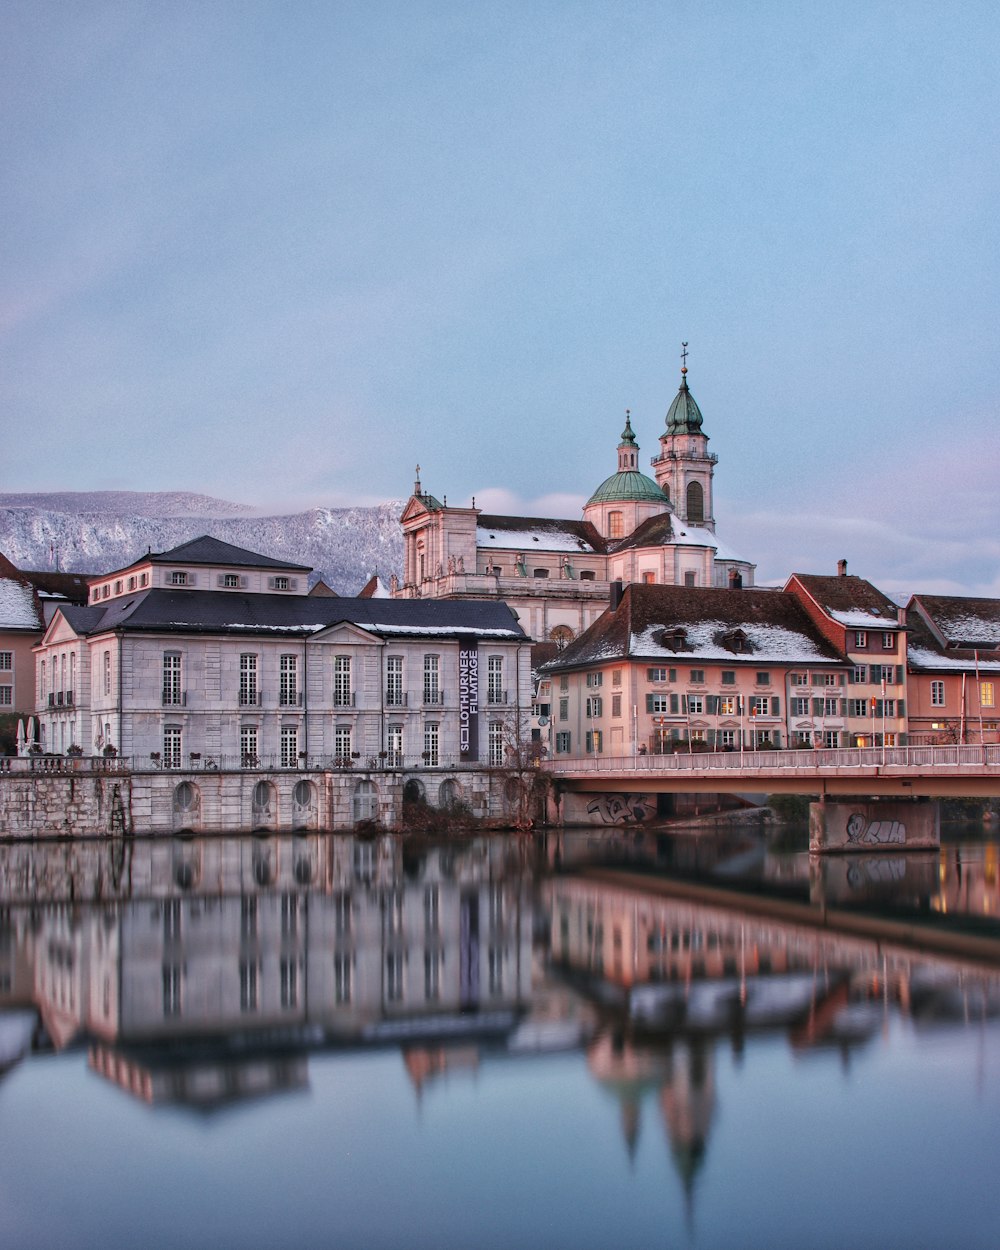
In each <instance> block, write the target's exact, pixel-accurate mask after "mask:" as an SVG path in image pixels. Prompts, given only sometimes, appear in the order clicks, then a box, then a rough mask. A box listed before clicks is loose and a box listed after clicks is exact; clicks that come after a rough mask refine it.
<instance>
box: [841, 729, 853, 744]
mask: <svg viewBox="0 0 1000 1250" xmlns="http://www.w3.org/2000/svg"><path fill="white" fill-rule="evenodd" d="M840 745H841V746H842V747H849V746H850V745H851V735H850V734H849V733H848V731H847V730H846V729H843V730H841V733H840Z"/></svg>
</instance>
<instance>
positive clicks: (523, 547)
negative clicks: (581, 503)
mask: <svg viewBox="0 0 1000 1250" xmlns="http://www.w3.org/2000/svg"><path fill="white" fill-rule="evenodd" d="M476 545H477V546H478V547H484V548H502V549H504V550H507V549H510V548H513V549H514V550H515V551H523V552H524V553H525V554H527V553H528V552H529V551H557V552H567V551H569V552H573V553H574V554H577V555H579V554H580V553H581V552H582V553H584V554H587V555H593V554H598V553H603V551H604V543H603V540H602V539H601V536H600V534H599V533H598V532H597V530H596V529H595V528H594V526H593V525H591V524H590V523H589V522H587V521H563V520H555V519H549V518H546V517H507V516H486V515H485V514H484V515H481V516H480V517H479V522H478V524H477V526H476Z"/></svg>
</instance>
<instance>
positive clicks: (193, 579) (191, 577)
mask: <svg viewBox="0 0 1000 1250" xmlns="http://www.w3.org/2000/svg"><path fill="white" fill-rule="evenodd" d="M187 584H188V585H189V586H197V585H198V577H197V574H195V573H189V574H188V575H187Z"/></svg>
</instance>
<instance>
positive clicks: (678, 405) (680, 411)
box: [667, 369, 702, 434]
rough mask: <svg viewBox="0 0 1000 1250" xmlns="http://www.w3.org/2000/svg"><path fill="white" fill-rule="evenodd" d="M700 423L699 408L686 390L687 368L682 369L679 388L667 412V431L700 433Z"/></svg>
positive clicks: (669, 432) (672, 432) (670, 432)
mask: <svg viewBox="0 0 1000 1250" xmlns="http://www.w3.org/2000/svg"><path fill="white" fill-rule="evenodd" d="M701 424H702V417H701V410H700V409H699V407H698V405H697V404H696V403H695V402H694V396H693V395H692V394H691V392H690V391H689V390H688V383H687V369H682V370H681V385H680V390H678V392H677V394H676V395H675V396H674V402H673V403H672V404H671V405H670V410H669V411H668V413H667V433H668V434H700V433H701Z"/></svg>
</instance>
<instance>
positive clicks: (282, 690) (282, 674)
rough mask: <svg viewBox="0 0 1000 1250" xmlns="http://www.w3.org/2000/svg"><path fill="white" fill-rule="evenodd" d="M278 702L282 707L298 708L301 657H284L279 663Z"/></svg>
mask: <svg viewBox="0 0 1000 1250" xmlns="http://www.w3.org/2000/svg"><path fill="white" fill-rule="evenodd" d="M278 666H279V667H278V674H279V685H278V702H279V703H280V704H281V706H282V707H297V706H298V702H299V657H298V656H297V655H283V656H282V657H281V659H280V660H279V662H278Z"/></svg>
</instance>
